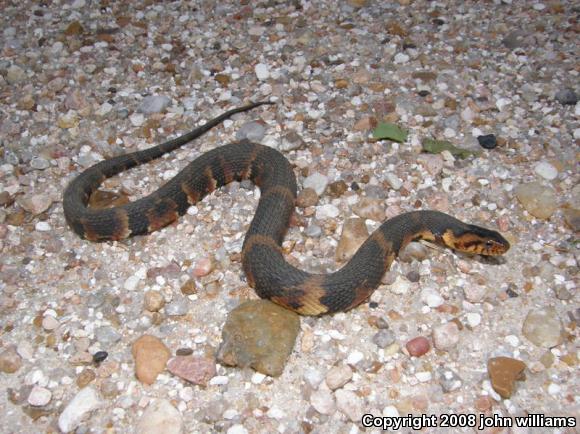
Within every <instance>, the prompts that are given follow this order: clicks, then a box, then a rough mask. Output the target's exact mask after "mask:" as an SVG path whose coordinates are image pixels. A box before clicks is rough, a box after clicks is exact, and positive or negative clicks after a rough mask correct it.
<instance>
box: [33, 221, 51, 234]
mask: <svg viewBox="0 0 580 434" xmlns="http://www.w3.org/2000/svg"><path fill="white" fill-rule="evenodd" d="M34 228H35V229H36V230H37V231H39V232H48V231H50V229H51V228H50V225H49V224H48V223H47V222H38V223H36V225H35V226H34Z"/></svg>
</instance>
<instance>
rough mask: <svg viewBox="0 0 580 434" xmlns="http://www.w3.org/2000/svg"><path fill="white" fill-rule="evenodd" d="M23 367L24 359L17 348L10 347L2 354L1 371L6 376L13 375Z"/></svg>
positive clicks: (0, 354)
mask: <svg viewBox="0 0 580 434" xmlns="http://www.w3.org/2000/svg"><path fill="white" fill-rule="evenodd" d="M21 367H22V359H21V358H20V356H19V355H18V353H17V351H16V347H13V346H10V347H8V348H6V349H4V350H3V351H2V352H1V353H0V371H1V372H4V373H5V374H13V373H15V372H16V371H18V370H19V369H20V368H21Z"/></svg>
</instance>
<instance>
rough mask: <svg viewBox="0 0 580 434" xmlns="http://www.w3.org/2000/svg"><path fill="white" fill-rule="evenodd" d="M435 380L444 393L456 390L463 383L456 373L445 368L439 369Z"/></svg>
mask: <svg viewBox="0 0 580 434" xmlns="http://www.w3.org/2000/svg"><path fill="white" fill-rule="evenodd" d="M437 380H438V381H439V384H440V385H441V388H442V389H443V391H444V392H445V393H449V392H453V391H454V390H458V389H459V388H460V387H461V385H462V383H463V380H462V379H461V377H460V376H459V375H458V374H457V372H455V371H454V370H452V369H449V368H445V367H441V368H439V369H438V370H437Z"/></svg>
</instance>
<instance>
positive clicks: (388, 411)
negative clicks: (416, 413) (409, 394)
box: [383, 405, 400, 417]
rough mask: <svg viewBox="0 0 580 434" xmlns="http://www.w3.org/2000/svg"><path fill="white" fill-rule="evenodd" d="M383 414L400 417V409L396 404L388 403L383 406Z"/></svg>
mask: <svg viewBox="0 0 580 434" xmlns="http://www.w3.org/2000/svg"><path fill="white" fill-rule="evenodd" d="M383 416H384V417H399V416H400V414H399V410H397V407H395V406H394V405H388V406H387V407H385V408H383Z"/></svg>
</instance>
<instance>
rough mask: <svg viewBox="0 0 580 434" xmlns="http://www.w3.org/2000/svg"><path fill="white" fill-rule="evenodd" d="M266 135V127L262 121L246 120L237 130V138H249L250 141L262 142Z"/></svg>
mask: <svg viewBox="0 0 580 434" xmlns="http://www.w3.org/2000/svg"><path fill="white" fill-rule="evenodd" d="M265 135H266V127H265V126H264V124H263V123H262V122H258V121H252V122H246V123H245V124H243V125H242V126H241V127H240V128H239V129H238V130H237V131H236V139H237V140H245V139H246V140H249V141H250V142H261V141H262V139H263V138H264V136H265Z"/></svg>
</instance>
